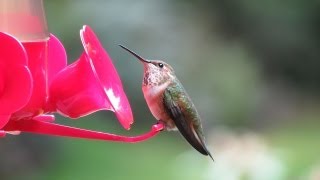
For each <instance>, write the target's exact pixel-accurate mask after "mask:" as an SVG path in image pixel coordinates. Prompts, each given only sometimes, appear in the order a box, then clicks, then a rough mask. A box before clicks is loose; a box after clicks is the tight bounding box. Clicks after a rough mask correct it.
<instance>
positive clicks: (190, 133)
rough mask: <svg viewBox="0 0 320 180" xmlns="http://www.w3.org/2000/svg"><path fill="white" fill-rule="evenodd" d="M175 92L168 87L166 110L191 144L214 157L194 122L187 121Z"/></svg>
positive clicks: (165, 94) (164, 99) (166, 91)
mask: <svg viewBox="0 0 320 180" xmlns="http://www.w3.org/2000/svg"><path fill="white" fill-rule="evenodd" d="M173 94H174V92H172V91H171V90H170V88H167V89H166V90H165V91H164V98H163V103H164V107H165V109H166V111H167V112H168V113H169V115H170V117H171V119H172V120H173V121H174V123H175V125H176V126H177V128H178V129H179V131H180V133H181V134H182V135H183V137H184V138H185V139H186V140H187V141H188V142H189V144H191V145H192V146H193V147H194V148H195V149H196V150H197V151H199V152H200V153H201V154H203V155H209V156H210V157H211V158H212V156H211V154H210V152H209V151H208V150H207V148H206V146H205V144H204V142H203V141H202V140H201V139H200V138H199V136H198V134H197V133H196V132H195V130H194V127H193V123H192V122H189V121H187V119H186V117H185V116H184V114H183V111H182V109H181V108H182V107H180V106H179V104H178V103H176V101H175V100H174V96H173Z"/></svg>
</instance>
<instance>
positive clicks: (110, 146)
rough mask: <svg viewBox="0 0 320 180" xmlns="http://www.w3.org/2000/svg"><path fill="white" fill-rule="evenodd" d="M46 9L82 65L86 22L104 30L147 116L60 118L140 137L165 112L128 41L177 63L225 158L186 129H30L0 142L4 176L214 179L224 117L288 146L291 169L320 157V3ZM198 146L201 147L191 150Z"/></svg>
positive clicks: (88, 4) (284, 155)
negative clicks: (81, 135) (72, 133)
mask: <svg viewBox="0 0 320 180" xmlns="http://www.w3.org/2000/svg"><path fill="white" fill-rule="evenodd" d="M45 8H46V13H47V19H48V25H49V29H50V31H51V32H52V33H53V34H55V35H56V36H57V37H59V39H60V40H61V41H62V42H63V44H64V46H65V48H66V50H67V54H68V60H69V62H70V63H71V62H73V61H75V60H76V59H77V58H78V57H79V56H80V54H81V53H82V51H83V48H82V45H81V43H80V38H79V30H80V29H81V26H82V25H84V24H88V25H90V26H91V27H92V28H93V29H94V31H95V32H96V34H97V35H98V37H99V39H100V40H101V42H102V43H103V45H104V47H105V48H106V49H107V50H108V52H109V54H110V55H111V57H112V58H113V61H114V64H115V66H116V67H117V69H118V72H119V74H120V75H121V78H122V80H123V84H124V88H125V90H126V92H127V95H128V98H129V100H130V102H131V105H132V108H133V112H134V116H135V124H134V126H133V128H132V130H131V131H130V132H126V131H125V130H122V128H121V126H120V125H119V123H118V122H117V121H116V118H115V116H114V115H113V114H112V113H111V112H99V113H96V114H94V115H90V116H88V117H86V118H81V119H79V120H76V121H74V120H69V119H65V118H62V117H58V119H57V121H58V122H59V123H63V124H72V125H73V126H78V127H85V128H88V129H97V130H102V131H106V132H112V133H119V134H127V135H134V134H139V133H142V132H145V131H147V130H148V128H149V127H150V126H151V124H153V123H154V122H155V120H154V118H153V117H152V116H151V114H150V113H149V110H148V108H147V106H146V104H145V101H144V99H143V95H142V92H141V80H142V67H141V64H140V63H138V62H137V61H136V60H135V59H134V58H133V57H131V56H129V55H128V54H127V53H125V52H124V51H123V50H122V49H120V48H119V47H118V46H117V44H124V45H126V46H128V47H129V48H131V49H133V50H135V51H136V52H137V53H139V54H141V55H142V56H144V57H146V58H149V59H164V60H165V61H166V62H168V63H169V64H171V65H172V66H173V67H174V69H175V71H176V74H177V76H178V77H179V79H180V80H181V82H182V83H183V84H184V86H185V89H187V91H188V93H189V95H190V96H191V97H192V99H193V101H194V103H195V105H196V106H197V108H198V111H199V112H200V114H201V116H202V118H203V123H204V128H205V132H206V134H207V139H208V140H209V142H210V143H209V145H210V149H212V154H213V156H214V157H215V158H217V160H216V162H215V163H213V164H212V162H210V160H209V158H206V157H202V156H201V155H200V154H198V153H197V152H196V151H194V150H193V149H192V148H191V147H189V145H188V144H187V143H186V142H185V141H184V140H183V139H182V137H180V136H178V133H174V132H170V133H169V132H163V133H161V134H160V135H159V136H158V137H156V138H154V139H152V140H150V141H147V142H143V143H139V144H121V143H106V142H99V141H97V142H93V141H86V140H74V139H65V138H55V137H40V136H36V135H20V136H17V137H7V138H6V139H5V140H2V142H1V144H0V145H1V148H0V149H1V153H2V154H3V157H6V158H2V161H1V162H2V163H1V164H2V167H3V168H1V170H0V175H1V177H5V178H4V179H23V180H28V179H30V180H31V179H32V180H34V179H49V180H50V179H67V180H68V179H78V180H82V179H112V180H117V179H155V180H156V179H159V180H160V179H168V180H169V179H186V180H187V179H190V180H191V179H192V180H193V179H209V178H208V177H209V176H206V175H205V174H210V172H214V170H212V171H211V169H212V168H217V167H218V165H219V164H223V162H219V157H216V156H215V155H216V154H219V152H218V150H216V149H219V148H218V147H215V146H214V145H215V143H214V142H212V141H210V140H212V139H214V137H215V135H212V131H214V130H213V128H214V127H221V126H222V127H228V128H229V129H230V130H231V131H238V130H239V129H241V130H243V131H253V132H255V133H256V134H257V135H258V136H261V138H263V139H264V140H265V143H266V144H265V146H268V147H270V149H272V150H274V149H276V151H275V153H274V154H276V157H279V160H280V161H281V162H282V163H283V164H284V166H285V168H286V171H285V172H284V173H285V174H284V175H283V177H284V178H285V179H292V178H295V179H299V178H301V179H307V178H304V177H311V176H309V174H312V173H311V170H312V169H316V165H318V164H319V163H320V159H319V157H318V152H319V151H320V142H319V141H318V137H319V136H320V132H319V127H320V122H319V119H320V114H319V109H320V99H319V92H320V91H319V90H320V71H319V70H318V69H319V67H320V61H319V59H320V37H319V36H320V33H319V32H320V13H319V12H320V3H319V1H303V0H294V1H291V2H281V1H275V0H272V1H265V2H263V1H254V0H243V1H237V0H227V1H223V0H212V1H205V0H198V1H195V0H171V1H169V0H166V1H159V0H138V1H129V0H119V1H118V0H109V1H99V0H91V1H85V0H78V1H74V0H55V1H45ZM211 142H212V143H211ZM13 150H15V151H13ZM18 150H21V151H18ZM188 150H190V154H191V155H190V156H188V155H187V156H184V155H183V154H185V152H186V151H188ZM278 150H279V151H278ZM242 151H246V149H243V150H239V154H238V156H241V155H242V154H243V152H242ZM17 154H19V155H17ZM181 154H182V155H181ZM10 157H15V159H11V158H10ZM16 157H20V158H16ZM181 157H186V159H187V160H188V161H187V160H186V161H183V160H181ZM189 160H190V161H189ZM177 161H179V162H189V163H182V164H181V163H177ZM14 162H17V163H14ZM209 163H210V164H209ZM177 164H178V165H179V167H177ZM208 164H209V165H208ZM215 164H218V165H215ZM4 167H6V168H4ZM26 167H28V168H26ZM196 167H197V168H196ZM210 168H211V169H210ZM261 168H264V167H263V166H261ZM206 169H207V171H203V170H206ZM228 171H229V169H228ZM228 171H227V172H228ZM231 171H236V168H230V172H231ZM187 172H188V173H187ZM221 172H222V171H221ZM184 175H188V176H187V177H185V176H184ZM182 177H183V178H182ZM223 177H226V176H223V174H222V175H221V179H227V178H223ZM244 177H247V176H246V175H244Z"/></svg>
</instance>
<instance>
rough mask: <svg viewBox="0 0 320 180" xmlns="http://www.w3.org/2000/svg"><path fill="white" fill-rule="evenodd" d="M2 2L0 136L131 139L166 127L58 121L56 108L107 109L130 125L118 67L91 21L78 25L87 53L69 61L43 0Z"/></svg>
mask: <svg viewBox="0 0 320 180" xmlns="http://www.w3.org/2000/svg"><path fill="white" fill-rule="evenodd" d="M18 4H19V5H18ZM0 6H1V7H2V8H1V9H0V19H1V21H0V135H1V136H5V135H6V134H19V133H20V132H27V133H36V134H44V135H54V136H64V137H73V138H86V139H96V140H106V141H120V142H130V143H133V142H139V141H143V140H147V139H149V138H151V137H153V136H155V135H156V134H157V133H158V132H160V131H161V130H162V129H163V128H164V127H163V125H162V124H156V125H153V126H152V128H151V130H150V131H149V132H147V133H145V134H142V135H139V136H134V137H126V136H120V135H115V134H110V133H105V132H99V131H93V130H87V129H81V128H76V127H71V126H65V125H60V124H57V123H55V122H54V115H53V114H54V113H59V114H61V115H63V116H65V117H69V118H73V119H77V118H80V117H83V116H87V115H89V114H91V113H94V112H96V111H99V110H109V111H113V112H114V113H115V115H116V117H117V119H118V120H119V122H120V123H121V125H122V126H123V127H124V128H125V129H127V130H129V129H130V126H131V124H132V123H133V115H132V110H131V107H130V104H129V101H128V99H127V97H126V94H125V92H124V90H123V86H122V83H121V79H120V77H119V75H118V73H117V70H116V68H115V67H114V65H113V63H112V60H111V58H110V56H109V55H108V53H107V51H105V50H104V48H103V47H102V45H101V43H100V41H99V39H98V38H97V36H96V35H95V33H94V32H93V30H92V29H91V28H90V27H89V26H84V27H83V29H82V30H80V38H81V41H82V45H83V47H84V51H83V53H82V54H81V56H80V58H79V59H78V60H77V61H75V62H74V63H72V64H70V65H67V56H66V52H65V49H64V47H63V45H62V44H61V42H60V41H59V39H58V38H56V37H55V36H54V35H52V34H50V33H49V32H48V29H47V24H46V19H45V13H44V8H43V1H42V0H3V1H1V2H0Z"/></svg>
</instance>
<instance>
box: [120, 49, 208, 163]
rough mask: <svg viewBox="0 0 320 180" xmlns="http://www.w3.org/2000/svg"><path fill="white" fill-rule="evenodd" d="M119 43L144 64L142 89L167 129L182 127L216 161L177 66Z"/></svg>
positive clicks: (195, 143) (182, 131) (198, 149)
mask: <svg viewBox="0 0 320 180" xmlns="http://www.w3.org/2000/svg"><path fill="white" fill-rule="evenodd" d="M119 46H120V47H121V48H123V49H125V50H126V51H128V52H129V53H131V54H132V55H133V56H135V57H136V58H137V59H138V60H140V61H141V62H142V64H143V67H144V73H143V81H142V91H143V95H144V98H145V100H146V102H147V105H148V107H149V109H150V111H151V113H152V115H153V116H154V117H155V118H156V119H157V120H158V122H160V123H163V124H164V125H165V130H168V131H170V130H179V131H180V133H181V134H182V136H183V137H184V138H185V139H186V140H187V141H188V142H189V144H190V145H191V146H193V147H194V148H195V149H196V150H197V151H199V152H200V153H201V154H203V155H206V156H208V155H209V156H210V158H211V159H212V160H213V157H212V155H211V153H210V152H209V150H208V148H207V147H206V144H205V139H204V135H203V130H202V125H201V120H200V116H199V113H198V111H197V110H196V108H195V106H194V104H193V102H192V101H191V99H190V97H189V95H188V94H187V92H186V91H185V89H184V87H183V86H182V84H181V83H180V81H179V80H178V78H177V77H176V75H175V72H174V70H173V68H172V67H171V66H170V65H169V64H167V63H165V62H164V61H161V60H148V59H145V58H143V57H141V56H140V55H138V54H137V53H135V52H133V51H132V50H130V49H128V48H127V47H125V46H123V45H119Z"/></svg>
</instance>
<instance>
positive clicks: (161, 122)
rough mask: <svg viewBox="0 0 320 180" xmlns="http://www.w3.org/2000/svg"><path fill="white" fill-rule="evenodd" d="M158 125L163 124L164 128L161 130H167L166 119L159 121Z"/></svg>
mask: <svg viewBox="0 0 320 180" xmlns="http://www.w3.org/2000/svg"><path fill="white" fill-rule="evenodd" d="M157 125H161V126H162V129H161V130H160V131H163V130H165V129H166V128H167V127H166V123H165V122H164V121H162V120H161V119H160V120H158V121H157Z"/></svg>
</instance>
